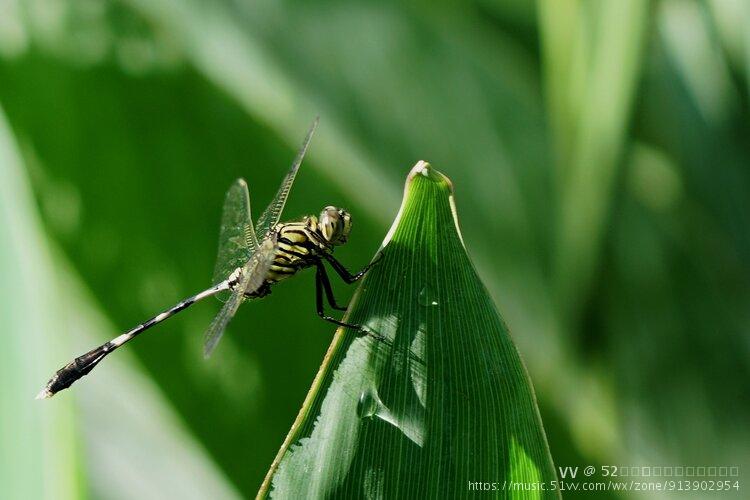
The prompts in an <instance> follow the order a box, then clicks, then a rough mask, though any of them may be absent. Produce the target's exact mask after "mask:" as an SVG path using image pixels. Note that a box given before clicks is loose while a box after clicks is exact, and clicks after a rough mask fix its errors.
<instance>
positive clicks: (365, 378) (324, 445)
mask: <svg viewBox="0 0 750 500" xmlns="http://www.w3.org/2000/svg"><path fill="white" fill-rule="evenodd" d="M381 255H382V257H381V259H380V261H379V262H378V263H377V264H376V265H375V266H374V267H373V268H372V270H371V271H370V272H369V273H368V275H367V276H366V277H365V279H364V281H363V282H362V284H361V286H360V288H359V289H358V291H357V293H356V295H355V297H354V299H353V300H352V305H351V306H350V308H349V311H348V314H347V316H346V318H347V321H348V322H350V323H355V324H359V325H362V326H363V327H364V329H365V330H366V332H367V333H366V334H362V333H361V332H357V331H354V330H352V329H340V330H339V331H338V332H337V334H336V336H335V338H334V340H333V343H332V345H331V347H330V349H329V351H328V354H327V355H326V358H325V360H324V362H323V365H322V367H321V369H320V371H319V373H318V376H317V377H316V379H315V381H314V383H313V386H312V389H311V390H310V393H309V394H308V397H307V399H306V401H305V404H304V406H303V408H302V411H301V412H300V414H299V416H298V418H297V421H296V422H295V424H294V426H293V428H292V430H291V432H290V433H289V436H288V437H287V440H286V442H285V443H284V445H283V446H282V449H281V451H280V452H279V455H278V457H277V459H276V460H275V461H274V464H273V465H272V467H271V470H270V471H269V473H268V476H267V477H266V481H265V482H264V484H263V486H262V487H261V490H260V492H259V496H261V497H262V496H266V495H267V494H269V493H270V495H271V496H272V497H278V498H299V497H303V496H304V497H308V498H331V497H341V498H362V497H367V498H394V497H404V498H427V497H429V498H458V497H466V496H470V495H473V494H476V491H484V488H485V487H486V485H487V483H490V484H491V483H495V485H496V486H494V488H495V489H496V491H494V492H493V493H495V494H496V495H497V496H501V497H505V496H519V495H520V496H530V497H542V496H545V495H546V496H548V497H553V498H556V497H557V493H555V492H552V491H547V492H541V491H533V492H529V491H527V489H528V488H538V487H539V486H533V485H534V484H536V485H539V484H541V483H545V482H546V484H547V487H548V488H549V487H550V481H552V480H554V479H555V473H554V467H553V465H552V459H551V457H550V454H549V451H548V447H547V442H546V437H545V435H544V430H543V428H542V424H541V420H540V418H539V412H538V409H537V407H536V401H535V398H534V393H533V390H532V387H531V383H530V381H529V379H528V376H527V374H526V370H525V368H524V366H523V364H522V362H521V359H520V357H519V355H518V352H517V350H516V348H515V346H514V345H513V342H512V341H511V338H510V335H509V333H508V329H507V327H506V326H505V324H504V323H503V320H502V319H501V317H500V315H499V314H498V312H497V309H496V308H495V305H494V304H493V302H492V300H491V298H490V296H489V294H488V293H487V290H486V289H485V287H484V286H483V285H482V283H481V281H480V280H479V277H478V276H477V274H476V271H475V269H474V267H473V265H472V264H471V261H470V260H469V257H468V255H467V253H466V249H465V248H464V244H463V241H462V238H461V234H460V231H459V228H458V224H457V217H456V212H455V206H454V203H453V197H452V185H451V183H450V181H449V180H448V178H447V177H445V176H444V175H442V174H440V173H439V172H436V171H435V170H433V169H432V168H431V167H430V166H429V164H427V163H425V162H419V163H418V164H417V165H416V166H415V167H414V169H412V171H411V173H410V175H409V177H408V179H407V182H406V190H405V196H404V201H403V203H402V206H401V209H400V211H399V215H398V216H397V218H396V221H395V222H394V224H393V226H392V228H391V230H390V232H389V233H388V235H387V236H386V239H385V242H384V243H383V247H382V252H381ZM511 482H513V483H519V485H515V486H514V487H515V488H517V489H519V490H520V491H516V492H510V491H507V490H508V489H510V485H509V483H511ZM478 483H482V484H481V485H480V484H478ZM521 484H522V485H521ZM527 485H532V486H527ZM524 486H525V487H524ZM503 489H505V490H506V491H503ZM269 490H270V491H269Z"/></svg>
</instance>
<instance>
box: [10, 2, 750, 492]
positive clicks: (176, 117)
mask: <svg viewBox="0 0 750 500" xmlns="http://www.w3.org/2000/svg"><path fill="white" fill-rule="evenodd" d="M0 5H1V6H2V7H0V9H2V15H0V104H1V105H2V108H3V110H4V113H5V115H6V116H7V121H8V123H9V126H10V129H11V130H12V134H11V135H9V137H10V139H5V138H4V139H3V142H2V147H4V148H8V147H11V146H7V144H13V143H14V141H13V139H12V137H15V144H14V145H13V146H12V147H14V148H15V149H16V150H17V151H19V154H20V156H21V159H20V160H19V164H23V165H25V166H26V170H25V173H26V175H27V176H28V179H29V181H30V183H31V186H32V188H33V191H34V194H35V196H36V200H37V208H38V211H39V215H40V216H41V219H42V221H43V224H44V226H43V227H44V229H45V230H46V233H47V234H46V239H48V240H49V241H51V242H53V244H54V245H55V246H56V247H59V248H60V249H62V255H63V257H62V259H63V260H64V263H63V264H64V265H65V266H68V267H70V268H71V269H73V270H74V273H75V274H76V279H78V280H81V281H82V282H83V283H84V284H85V285H86V287H88V289H89V291H90V293H91V295H92V296H94V297H96V301H97V305H98V306H99V307H100V308H101V310H102V311H103V312H104V313H105V314H106V315H107V316H108V318H109V319H110V320H111V322H112V323H113V324H115V325H117V327H119V328H122V329H124V328H127V327H130V326H132V325H133V324H135V323H137V322H139V321H141V320H142V319H145V318H146V317H148V316H149V315H150V314H152V313H154V312H155V311H157V310H160V309H161V308H163V307H164V306H167V305H170V304H171V303H173V302H176V301H177V300H179V299H180V298H182V297H183V296H186V295H188V294H190V293H192V292H195V291H197V290H199V289H201V287H203V286H204V285H206V284H207V283H208V281H209V278H210V275H211V269H212V267H213V257H214V255H213V254H214V252H215V245H216V238H217V235H218V220H219V212H220V207H221V202H222V199H223V194H224V191H225V189H226V188H227V187H228V186H229V184H230V183H231V181H232V180H233V179H234V178H236V177H239V176H243V177H245V178H247V179H248V181H249V184H250V190H251V197H252V200H253V203H254V207H256V206H258V205H260V206H262V205H263V204H264V203H265V202H266V201H267V200H268V199H269V198H270V196H271V195H272V193H273V192H274V191H275V188H276V187H277V185H278V182H279V180H280V178H281V176H282V175H283V172H284V171H285V169H286V168H287V166H288V164H289V162H290V161H291V159H292V157H293V154H294V148H295V147H296V145H297V144H298V143H299V140H300V139H301V138H302V136H303V134H304V131H305V128H306V126H307V124H308V123H309V122H310V120H311V118H312V117H313V116H314V115H315V114H320V115H321V127H320V129H319V133H318V134H317V135H316V138H315V141H314V143H313V145H312V148H311V151H310V155H309V160H308V161H307V162H306V164H305V165H304V166H303V169H302V171H301V173H300V176H299V178H298V182H297V185H296V186H295V188H294V191H293V193H292V196H291V199H290V203H289V205H288V207H287V212H286V213H287V214H288V215H290V216H296V215H299V214H303V213H308V212H316V211H318V210H319V209H320V207H322V206H323V205H325V204H340V205H343V206H345V207H347V208H348V209H349V210H350V211H351V212H352V213H353V214H354V219H355V227H354V232H353V233H352V238H351V240H350V243H349V244H348V245H347V247H345V248H342V249H341V250H340V251H337V253H339V254H340V255H339V256H340V258H341V260H343V261H344V262H346V263H348V264H349V265H350V266H351V267H359V266H360V265H362V264H364V263H365V262H366V261H367V260H369V257H370V256H371V255H372V252H373V251H374V249H375V248H376V246H377V244H378V243H379V242H380V241H381V240H382V236H383V231H384V230H385V228H386V225H387V223H388V222H389V221H390V220H391V219H392V218H393V216H394V214H395V211H396V208H397V203H398V199H399V197H400V193H401V179H402V178H403V175H404V173H405V172H406V171H407V170H408V168H409V167H410V166H411V165H412V164H413V163H414V162H415V160H417V159H421V158H423V159H427V160H430V161H431V162H432V163H433V164H434V165H436V166H437V167H438V168H439V169H440V170H442V171H444V172H446V174H448V175H449V176H450V177H451V178H452V179H453V181H454V183H455V186H456V196H457V204H458V209H459V213H461V214H462V226H463V229H464V237H465V240H466V244H467V247H468V248H469V251H470V253H471V254H472V256H474V257H475V260H476V263H477V267H478V271H479V273H480V275H481V276H482V277H483V279H484V280H485V282H486V283H487V285H488V287H489V289H490V291H491V293H492V294H493V296H494V299H495V301H496V303H497V304H498V306H499V308H500V310H501V311H503V313H504V316H505V319H506V320H507V321H508V323H509V325H510V330H511V331H512V332H513V334H514V338H515V340H516V343H517V344H518V346H519V349H520V351H521V353H522V355H523V357H524V359H525V360H526V363H527V366H528V368H529V372H530V375H531V378H532V380H533V381H534V384H535V387H536V390H537V395H538V398H539V402H540V406H541V408H542V417H543V420H544V422H545V426H546V429H547V433H548V437H549V441H550V448H551V451H552V454H553V457H554V458H555V462H556V464H558V465H583V464H589V463H593V464H621V465H716V466H722V465H726V466H732V465H737V466H739V467H740V468H742V467H743V466H744V467H745V468H747V467H748V466H750V463H748V456H747V453H746V452H747V449H748V442H749V441H750V439H749V436H748V433H749V432H750V430H749V429H748V428H747V426H746V425H745V422H747V421H748V419H749V418H750V401H748V399H747V397H746V394H747V389H748V380H750V366H749V363H748V359H750V357H749V356H748V354H750V347H748V346H749V344H748V340H747V339H748V331H750V313H748V311H750V307H749V306H750V266H749V265H748V262H750V229H748V228H750V223H749V222H750V221H749V220H748V219H749V217H748V216H749V215H750V206H749V204H750V170H749V169H748V164H750V142H749V141H748V137H750V127H749V125H750V116H749V113H748V89H749V88H750V86H749V85H748V68H749V67H750V65H749V63H748V61H750V46H749V45H748V43H749V42H748V37H747V29H746V27H747V26H748V23H749V22H750V9H749V8H748V7H747V5H746V4H745V3H744V2H740V1H729V0H716V1H711V2H698V1H690V0H662V1H651V2H647V1H645V0H642V1H632V2H631V1H628V2H624V1H621V0H603V1H584V0H578V1H576V0H564V1H559V0H540V1H539V2H537V3H536V4H530V3H528V2H520V1H518V0H507V1H492V0H481V1H477V2H454V3H439V4H437V5H436V4H435V3H434V2H418V3H415V4H410V5H408V6H406V5H404V4H402V3H398V2H355V3H352V2H339V1H327V2H315V3H311V2H300V1H296V2H294V1H292V2H282V3H280V2H255V1H252V2H228V1H225V0H222V1H213V2H200V1H197V0H183V1H182V2H178V1H170V0H129V1H122V2H121V1H105V2H98V1H81V0H79V1H74V2H64V1H61V0H28V1H22V0H6V1H5V2H2V3H1V4H0ZM0 158H2V160H0V161H8V160H7V158H9V156H8V154H7V152H3V154H2V155H0ZM3 202H4V203H5V202H6V200H5V199H4V200H3ZM8 206H11V205H8ZM3 207H5V205H3ZM23 207H24V206H23V205H18V206H17V207H16V208H14V210H22V209H24V208H23ZM255 210H256V213H257V211H258V210H259V208H255ZM10 217H11V218H14V217H13V216H12V215H11V216H10ZM19 220H35V219H34V218H33V216H32V217H31V219H29V218H26V219H23V218H21V219H19ZM0 234H4V233H0ZM43 241H46V240H45V239H39V240H38V243H37V244H43ZM0 245H2V246H3V251H2V252H0V258H3V259H7V258H10V257H8V256H9V255H11V253H10V252H8V251H5V246H6V245H7V241H6V240H5V239H4V240H3V241H0ZM61 265H62V264H61ZM8 266H9V264H8V263H7V262H4V263H3V265H0V269H5V268H8ZM7 283H8V282H7V281H2V282H0V287H3V288H2V289H0V293H2V295H3V296H6V295H7V294H11V293H13V291H12V290H8V288H7ZM37 286H44V287H47V292H46V293H50V294H51V297H49V298H45V300H44V301H43V302H40V303H39V305H40V307H41V306H43V305H45V304H50V303H51V302H54V301H55V297H57V298H59V300H60V301H61V303H64V304H67V302H62V301H66V300H67V299H66V295H67V294H66V290H65V286H64V283H62V284H58V283H56V282H52V283H46V282H45V283H39V284H37ZM337 293H338V294H339V295H342V296H345V295H346V294H347V293H348V290H346V288H345V287H337ZM312 296H313V282H312V276H310V275H307V276H304V277H299V278H298V279H295V280H292V281H291V282H289V283H286V284H284V285H283V286H280V287H278V289H277V290H274V293H273V295H271V296H270V297H268V298H267V299H266V300H263V301H262V302H258V303H252V304H249V305H247V306H245V308H243V309H242V310H241V312H240V313H239V314H238V316H237V317H236V318H235V320H234V321H233V323H232V325H231V327H230V329H231V331H230V332H229V334H228V335H227V338H226V339H225V342H223V343H222V345H221V347H220V348H219V349H218V351H217V352H216V355H215V356H214V357H213V358H212V359H211V361H209V362H207V363H204V362H203V361H202V359H201V356H200V340H201V333H202V331H203V329H204V328H205V326H206V325H207V324H208V322H209V321H210V318H211V315H212V314H213V313H214V312H215V311H216V307H217V306H216V305H212V304H201V305H197V306H195V308H194V309H191V310H190V311H189V312H186V313H184V314H181V315H179V316H178V317H176V318H174V319H173V320H170V321H169V322H168V323H166V324H164V325H162V326H160V327H159V329H158V330H157V331H154V332H152V333H150V334H149V335H148V338H147V337H146V336H144V337H143V339H140V340H139V341H138V342H136V343H135V345H133V348H132V349H131V350H132V351H133V352H134V353H135V354H136V356H137V358H138V360H139V361H140V364H139V366H141V369H142V370H143V371H144V372H145V373H146V374H148V375H150V376H151V378H152V379H153V380H154V381H155V382H156V383H157V384H158V386H159V387H160V389H161V393H162V397H163V399H164V401H163V404H167V405H169V406H171V407H172V408H173V410H174V411H175V412H176V413H177V414H179V415H180V416H181V417H182V420H183V422H184V425H185V426H186V427H187V428H188V430H189V433H190V435H191V439H192V440H195V441H197V442H198V443H200V445H202V448H203V449H205V453H206V454H208V455H209V456H210V458H211V459H212V460H213V461H214V462H215V463H216V465H217V466H218V468H219V469H220V470H221V471H222V472H223V473H224V475H225V476H226V478H227V479H228V480H229V481H230V482H231V483H232V484H233V485H234V486H235V487H236V488H237V489H238V490H239V491H240V492H242V493H243V494H246V495H252V494H254V492H255V491H256V489H257V487H258V485H259V484H260V481H261V479H262V476H263V473H264V472H265V471H266V470H267V468H268V465H269V463H270V461H271V460H272V458H273V456H274V454H275V453H276V451H277V449H278V446H279V444H280V443H281V442H282V441H283V437H284V435H285V432H286V430H287V429H288V428H289V425H290V423H291V422H292V420H293V418H294V415H295V414H296V412H297V410H298V409H299V405H300V402H301V401H302V399H303V396H304V394H305V392H306V390H307V388H308V385H309V382H310V380H311V379H312V376H313V374H314V373H315V370H316V367H317V366H318V365H319V364H320V359H321V357H322V355H323V353H324V351H325V347H326V345H327V344H328V341H329V338H330V335H331V333H332V329H331V328H329V326H328V325H326V324H325V323H322V322H320V321H319V319H318V318H317V317H316V316H315V314H314V306H313V298H312ZM50 301H51V302H50ZM69 307H70V308H73V307H74V306H69ZM6 310H7V311H8V313H7V314H8V315H9V316H7V317H6V316H5V314H6V313H4V316H3V318H2V319H0V321H2V325H3V328H7V326H8V325H9V324H14V325H15V324H19V322H21V321H22V320H23V316H22V315H24V314H27V313H28V307H27V306H26V305H24V307H23V308H21V307H19V308H7V309H3V311H6ZM72 310H75V309H72ZM39 314H43V313H42V312H39ZM38 328H42V326H39V327H38ZM12 331H14V332H15V331H17V330H15V329H14V330H12ZM299 332H311V333H309V334H306V335H304V336H301V335H300V334H299ZM111 333H112V332H111V331H102V338H105V337H106V336H107V335H109V334H111ZM44 335H45V337H46V336H47V335H48V333H45V334H44ZM35 338H36V337H35ZM40 338H42V337H40ZM18 345H24V344H18ZM63 346H64V347H63ZM89 347H90V345H89V344H88V343H86V342H84V341H82V340H75V339H71V338H67V337H66V338H63V339H60V346H57V347H55V349H54V353H55V354H54V358H55V362H54V363H53V364H52V366H46V363H47V359H46V358H47V355H45V357H44V358H45V359H44V362H45V366H44V368H47V369H53V368H55V367H57V366H58V364H62V363H63V362H65V361H67V360H68V358H69V356H70V355H73V354H78V353H79V352H83V351H84V350H86V349H87V348H89ZM28 348H29V349H30V348H32V346H31V345H28ZM27 355H28V354H27ZM32 359H33V358H32ZM37 362H39V363H41V362H42V359H41V358H39V359H38V361H37ZM136 369H137V367H136ZM106 370H107V368H106V365H105V364H103V365H102V367H100V368H99V369H98V371H106ZM42 372H45V370H43V369H41V368H40V367H34V368H33V370H32V369H28V367H27V369H25V370H24V371H20V372H18V371H15V372H14V373H13V374H11V375H10V376H9V378H6V379H5V383H7V384H12V385H14V386H15V387H23V388H25V387H27V386H28V385H29V384H28V381H27V380H26V377H29V376H32V374H39V373H42ZM45 373H46V372H45ZM45 376H46V375H45ZM45 376H43V377H42V378H40V379H39V380H38V381H36V382H37V383H38V384H42V383H43V382H44V377H45ZM87 382H88V381H86V382H81V383H80V385H77V386H76V387H75V389H74V390H73V391H71V392H72V394H67V395H64V396H63V395H61V396H60V397H62V398H66V399H63V400H62V401H63V402H58V401H56V399H55V400H52V401H51V402H49V403H50V404H53V405H56V404H59V405H61V406H63V405H66V404H70V399H73V400H75V402H76V403H77V401H78V399H79V396H78V393H81V392H85V391H86V390H87ZM32 385H33V384H32ZM33 393H34V391H32V393H31V394H30V397H31V396H33ZM81 399H83V398H81ZM0 401H2V402H3V404H4V403H5V400H4V399H0ZM6 411H8V410H6V409H5V406H3V413H5V412H6ZM60 411H62V412H66V411H70V409H68V410H66V409H64V408H60ZM92 411H96V409H95V407H94V408H92V407H91V406H87V405H81V406H80V410H79V412H80V413H83V414H87V413H88V412H92ZM17 417H18V415H17ZM74 420H75V422H78V424H79V425H78V427H79V428H78V429H76V430H75V432H79V433H82V434H83V435H86V433H87V432H89V431H87V429H86V426H85V425H81V422H84V421H85V420H83V421H81V422H79V421H78V420H76V419H68V420H67V421H66V422H67V423H65V424H64V425H65V432H70V433H73V432H74V431H73V428H72V426H74V425H76V424H75V423H74ZM6 421H8V420H6V419H5V418H4V415H3V422H6ZM17 421H18V422H23V420H22V419H20V420H17ZM19 425H20V424H19ZM61 425H62V424H61ZM154 425H158V423H156V422H155V423H154ZM70 436H71V439H70V440H68V441H66V440H64V439H63V440H58V441H57V442H56V443H54V444H52V445H50V443H47V442H41V441H32V442H28V443H27V446H28V447H42V446H56V447H65V446H69V447H70V446H75V445H74V444H73V443H74V442H75V439H74V438H73V437H72V436H75V434H70ZM57 437H58V438H59V436H57ZM50 439H51V438H50ZM138 440H139V436H138V434H137V433H134V434H133V435H132V436H131V437H130V441H131V442H135V443H137V442H138ZM66 443H67V444H66ZM141 444H142V449H143V453H144V455H148V454H149V446H150V444H149V442H148V440H146V439H144V440H143V441H141ZM26 451H27V453H28V454H29V456H37V457H38V456H41V455H40V454H42V453H44V452H43V451H41V450H40V449H31V448H29V449H27V450H26ZM58 452H59V453H62V454H63V455H62V456H70V455H72V454H75V453H80V454H81V455H82V460H81V463H82V465H81V467H82V468H84V469H85V468H86V467H90V465H89V466H87V465H86V463H87V459H86V457H87V453H89V451H88V449H87V448H86V447H84V446H81V449H80V451H75V450H72V449H70V448H69V449H67V450H64V449H62V450H61V449H58ZM174 458H175V460H178V459H179V457H174ZM27 463H33V461H29V462H27ZM128 464H129V467H132V468H133V469H132V470H134V471H137V470H138V467H139V464H138V463H137V462H136V463H132V462H128ZM143 468H144V469H146V467H143ZM79 480H80V481H81V485H82V486H81V487H82V488H83V489H86V484H88V483H87V482H92V481H93V482H95V481H96V478H95V475H92V474H86V473H85V472H81V473H80V476H79ZM72 487H73V488H74V489H75V488H77V487H78V486H75V485H73V486H72ZM89 489H91V488H89Z"/></svg>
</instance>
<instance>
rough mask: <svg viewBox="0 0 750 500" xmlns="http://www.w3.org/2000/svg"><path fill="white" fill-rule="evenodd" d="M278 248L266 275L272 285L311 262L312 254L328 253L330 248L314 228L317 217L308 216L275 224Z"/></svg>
mask: <svg viewBox="0 0 750 500" xmlns="http://www.w3.org/2000/svg"><path fill="white" fill-rule="evenodd" d="M276 241H277V242H278V249H277V250H276V257H274V260H273V264H272V265H271V268H270V269H269V271H268V275H267V276H266V283H267V284H269V285H272V284H274V283H278V282H279V281H281V280H284V279H286V278H289V277H290V276H293V275H294V274H295V273H296V272H297V271H299V270H300V269H304V268H306V267H310V266H311V265H313V264H314V262H315V259H316V255H319V254H320V253H322V252H330V251H331V247H330V245H329V244H328V243H326V240H325V238H324V237H323V235H322V234H321V233H320V229H319V228H318V218H317V217H315V216H312V215H311V216H308V217H305V218H304V219H302V220H301V221H298V222H284V223H281V224H278V225H277V226H276Z"/></svg>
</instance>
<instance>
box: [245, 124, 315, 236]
mask: <svg viewBox="0 0 750 500" xmlns="http://www.w3.org/2000/svg"><path fill="white" fill-rule="evenodd" d="M318 120H319V118H317V117H316V118H315V121H313V124H312V125H311V126H310V130H308V132H307V137H305V141H304V142H303V143H302V147H301V148H300V150H299V152H298V153H297V157H296V158H295V159H294V163H292V167H291V168H290V169H289V172H287V174H286V177H284V180H283V181H282V182H281V187H279V190H278V192H277V193H276V197H275V198H274V199H273V201H272V202H271V204H270V205H268V207H267V208H266V209H265V210H264V211H263V213H262V214H261V216H260V217H259V218H258V223H257V224H256V225H255V234H257V235H258V237H259V238H261V239H263V238H264V237H265V236H267V235H268V232H269V231H270V230H271V229H272V228H273V227H274V226H275V225H276V224H277V223H278V222H279V218H281V212H282V211H283V210H284V205H285V204H286V199H287V197H288V196H289V191H290V190H291V189H292V184H293V183H294V178H295V177H296V176H297V171H298V170H299V167H300V165H301V164H302V158H304V157H305V153H306V152H307V146H308V145H309V144H310V139H312V136H313V133H314V132H315V127H317V126H318Z"/></svg>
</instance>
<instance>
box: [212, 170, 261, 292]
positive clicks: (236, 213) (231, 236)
mask: <svg viewBox="0 0 750 500" xmlns="http://www.w3.org/2000/svg"><path fill="white" fill-rule="evenodd" d="M257 251H258V239H257V238H256V236H255V230H254V229H253V222H252V217H251V213H250V194H249V193H248V190H247V183H246V182H245V180H244V179H237V180H236V181H234V183H233V184H232V186H231V187H230V188H229V190H228V191H227V195H226V198H225V199H224V209H223V211H222V215H221V230H220V233H219V253H218V256H217V258H216V266H214V275H213V281H212V282H213V284H217V283H221V282H222V281H224V280H225V279H227V277H228V276H229V275H230V274H232V273H233V272H234V270H235V269H237V268H238V267H242V266H244V265H245V264H246V263H247V262H248V261H249V260H250V257H252V256H253V255H254V254H255V253H256V252H257ZM227 296H228V294H227V293H224V294H223V296H221V295H219V298H220V299H223V300H226V299H227Z"/></svg>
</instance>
